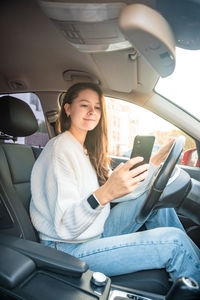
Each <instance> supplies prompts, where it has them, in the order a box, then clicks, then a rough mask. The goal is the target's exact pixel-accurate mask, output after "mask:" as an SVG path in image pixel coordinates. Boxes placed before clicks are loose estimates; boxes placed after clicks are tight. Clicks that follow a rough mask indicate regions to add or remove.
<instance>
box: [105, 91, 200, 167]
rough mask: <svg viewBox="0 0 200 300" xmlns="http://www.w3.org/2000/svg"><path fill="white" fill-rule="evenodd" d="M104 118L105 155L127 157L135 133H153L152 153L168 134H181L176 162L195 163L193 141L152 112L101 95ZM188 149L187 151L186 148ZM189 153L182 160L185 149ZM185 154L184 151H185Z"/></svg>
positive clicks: (166, 138)
mask: <svg viewBox="0 0 200 300" xmlns="http://www.w3.org/2000/svg"><path fill="white" fill-rule="evenodd" d="M105 99H106V108H107V118H108V138H109V155H111V156H120V157H127V158H129V157H130V155H131V150H132V147H133V141H134V138H135V136H136V135H154V136H155V137H156V140H155V144H154V148H153V153H155V152H156V151H157V150H158V149H159V148H160V147H161V146H162V145H163V144H164V143H166V142H167V140H168V138H169V137H171V136H178V135H180V134H181V135H184V136H185V137H186V142H185V146H184V149H183V153H182V155H181V157H180V159H179V163H180V164H186V165H191V161H192V162H194V163H192V166H198V165H197V162H196V160H197V158H196V156H195V155H196V150H195V147H196V145H195V142H194V140H193V139H192V138H190V137H189V136H188V135H186V134H185V133H184V132H182V131H181V130H180V129H178V128H177V127H175V126H174V125H172V124H170V123H169V122H167V121H165V120H163V119H162V118H160V117H158V116H157V115H155V114H153V113H152V112H150V111H148V110H146V109H144V108H142V107H139V106H137V105H135V104H132V103H128V102H125V101H121V100H118V99H113V98H109V97H105ZM189 149H190V150H189ZM191 149H192V152H189V153H190V155H191V156H192V159H190V163H189V160H186V159H183V157H186V156H187V155H186V154H187V152H188V151H191ZM185 153H186V154H185Z"/></svg>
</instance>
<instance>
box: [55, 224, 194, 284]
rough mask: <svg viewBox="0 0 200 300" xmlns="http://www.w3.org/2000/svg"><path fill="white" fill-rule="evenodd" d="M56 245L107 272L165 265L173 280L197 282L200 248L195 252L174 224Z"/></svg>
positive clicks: (118, 273)
mask: <svg viewBox="0 0 200 300" xmlns="http://www.w3.org/2000/svg"><path fill="white" fill-rule="evenodd" d="M72 248H73V249H72ZM57 249H58V250H61V251H64V252H67V253H70V254H72V255H74V256H76V257H78V258H80V259H82V260H84V261H85V262H86V263H87V264H88V265H89V267H90V269H91V270H93V271H99V272H103V273H104V274H106V275H107V276H114V275H120V274H127V273H131V272H136V271H139V270H147V269H160V268H166V270H167V272H168V273H169V274H170V276H171V278H172V279H173V280H176V279H177V278H179V277H181V276H186V277H191V278H194V279H195V280H196V281H197V282H198V283H199V284H200V251H198V252H195V251H194V249H193V247H192V245H191V243H190V241H189V239H188V238H187V235H186V234H185V233H184V232H183V231H182V230H180V229H177V228H172V227H171V228H168V227H166V228H156V229H152V230H148V231H143V232H136V233H131V234H126V235H121V236H114V237H108V238H102V239H98V240H93V241H89V242H86V243H82V244H66V243H58V245H57ZM69 249H71V250H70V252H69Z"/></svg>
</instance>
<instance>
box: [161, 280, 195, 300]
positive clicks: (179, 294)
mask: <svg viewBox="0 0 200 300" xmlns="http://www.w3.org/2000/svg"><path fill="white" fill-rule="evenodd" d="M180 299H181V300H195V299H196V300H198V299H200V289H199V285H198V283H197V282H196V281H195V280H194V279H192V278H189V277H181V278H179V279H177V280H176V282H175V283H174V284H173V285H172V287H171V289H170V290H169V292H168V294H167V295H166V300H180Z"/></svg>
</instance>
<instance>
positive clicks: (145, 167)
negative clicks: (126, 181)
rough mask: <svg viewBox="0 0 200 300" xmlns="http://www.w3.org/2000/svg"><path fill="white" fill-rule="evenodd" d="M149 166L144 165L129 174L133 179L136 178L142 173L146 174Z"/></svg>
mask: <svg viewBox="0 0 200 300" xmlns="http://www.w3.org/2000/svg"><path fill="white" fill-rule="evenodd" d="M149 166H150V165H149V164H143V165H141V166H139V167H137V168H135V169H132V170H130V172H129V174H130V176H131V177H136V176H138V175H139V174H141V173H144V172H146V171H147V170H148V169H149Z"/></svg>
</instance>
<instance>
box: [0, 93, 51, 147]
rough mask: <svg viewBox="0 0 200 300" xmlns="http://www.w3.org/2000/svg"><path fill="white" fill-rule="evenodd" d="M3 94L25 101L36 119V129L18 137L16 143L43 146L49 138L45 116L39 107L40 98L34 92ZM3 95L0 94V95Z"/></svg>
mask: <svg viewBox="0 0 200 300" xmlns="http://www.w3.org/2000/svg"><path fill="white" fill-rule="evenodd" d="M5 95H6V96H8V95H10V96H13V97H16V98H18V99H21V100H23V101H24V102H26V103H27V104H28V105H29V106H30V107H31V109H32V111H33V113H34V115H35V117H36V119H37V121H38V131H37V132H35V133H34V134H32V135H29V136H26V137H18V138H17V143H20V144H26V145H30V146H39V147H44V146H45V145H46V143H47V142H48V140H49V135H48V132H47V128H46V124H45V118H44V114H43V110H42V107H41V103H40V99H39V98H38V96H37V95H36V94H34V93H20V94H5ZM5 95H0V97H2V96H5Z"/></svg>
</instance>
